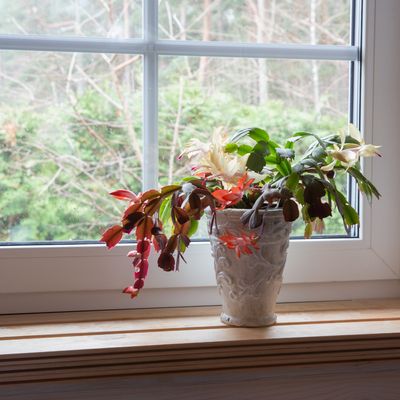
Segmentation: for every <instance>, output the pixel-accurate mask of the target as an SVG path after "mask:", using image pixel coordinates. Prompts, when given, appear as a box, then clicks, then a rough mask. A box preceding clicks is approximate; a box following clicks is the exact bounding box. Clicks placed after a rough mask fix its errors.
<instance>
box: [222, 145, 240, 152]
mask: <svg viewBox="0 0 400 400" xmlns="http://www.w3.org/2000/svg"><path fill="white" fill-rule="evenodd" d="M237 149H238V145H237V144H236V143H228V144H227V145H226V146H225V149H224V150H225V153H234V152H235V151H237Z"/></svg>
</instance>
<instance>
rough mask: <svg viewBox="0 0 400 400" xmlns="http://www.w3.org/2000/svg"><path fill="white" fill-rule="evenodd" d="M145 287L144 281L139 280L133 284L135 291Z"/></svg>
mask: <svg viewBox="0 0 400 400" xmlns="http://www.w3.org/2000/svg"><path fill="white" fill-rule="evenodd" d="M143 286H144V280H143V279H138V280H137V281H136V282H135V283H134V284H133V287H134V289H137V290H139V289H142V288H143Z"/></svg>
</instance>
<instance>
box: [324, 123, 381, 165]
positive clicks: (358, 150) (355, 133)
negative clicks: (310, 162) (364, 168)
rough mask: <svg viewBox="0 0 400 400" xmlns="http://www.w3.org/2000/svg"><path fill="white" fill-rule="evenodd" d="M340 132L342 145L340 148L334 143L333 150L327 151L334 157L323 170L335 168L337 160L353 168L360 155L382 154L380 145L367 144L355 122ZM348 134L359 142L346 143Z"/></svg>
mask: <svg viewBox="0 0 400 400" xmlns="http://www.w3.org/2000/svg"><path fill="white" fill-rule="evenodd" d="M338 133H339V137H340V142H341V146H340V148H339V147H338V146H337V145H336V144H334V145H333V150H328V151H327V153H328V154H329V155H330V156H331V157H332V158H333V161H332V162H331V163H330V164H328V165H324V166H323V167H321V170H322V171H325V172H328V171H331V170H332V169H333V168H335V165H336V162H337V161H340V163H341V164H342V166H343V167H346V168H351V167H353V166H354V165H355V164H356V163H357V162H358V160H359V159H360V157H373V156H376V155H377V156H380V154H379V153H378V149H379V148H380V146H375V145H373V144H365V141H364V139H363V138H362V136H361V133H360V131H359V130H358V129H357V128H356V127H355V126H354V125H353V124H349V126H348V128H347V130H346V129H345V128H343V129H341V130H340V131H339V132H338ZM346 136H350V137H352V138H353V139H355V140H356V141H357V142H358V144H357V143H346Z"/></svg>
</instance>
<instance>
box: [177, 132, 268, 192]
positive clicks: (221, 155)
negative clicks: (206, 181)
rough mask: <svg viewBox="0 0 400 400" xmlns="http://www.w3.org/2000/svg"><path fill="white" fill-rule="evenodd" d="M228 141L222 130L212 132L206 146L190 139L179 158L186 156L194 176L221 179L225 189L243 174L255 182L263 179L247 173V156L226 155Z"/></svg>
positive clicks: (250, 172) (263, 176) (262, 176)
mask: <svg viewBox="0 0 400 400" xmlns="http://www.w3.org/2000/svg"><path fill="white" fill-rule="evenodd" d="M228 141H229V138H228V135H227V133H226V132H225V131H224V130H223V129H222V128H218V129H216V130H215V131H214V133H213V135H212V137H211V142H210V143H207V144H206V143H203V142H201V141H200V140H199V139H191V140H190V141H189V142H188V144H187V145H186V146H185V148H184V150H183V152H182V154H181V155H180V157H182V156H186V157H187V158H188V159H189V163H190V166H191V169H192V171H193V172H194V174H195V175H204V174H210V175H211V177H214V178H218V179H221V180H222V182H223V183H224V186H225V187H226V188H230V187H231V186H234V185H236V184H237V182H238V180H239V179H240V178H241V177H242V176H243V175H244V174H245V173H247V174H248V177H249V178H254V179H255V180H256V181H260V180H262V179H263V178H265V175H260V174H256V173H253V172H252V171H247V168H246V163H247V158H248V155H246V156H240V155H238V154H236V153H226V152H225V146H226V144H227V143H228Z"/></svg>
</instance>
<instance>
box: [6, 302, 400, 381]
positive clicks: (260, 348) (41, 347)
mask: <svg viewBox="0 0 400 400" xmlns="http://www.w3.org/2000/svg"><path fill="white" fill-rule="evenodd" d="M277 313H278V323H277V325H275V326H272V327H269V328H234V327H228V326H225V325H223V324H221V322H220V321H219V317H218V314H219V307H188V308H175V309H151V310H122V311H121V310H118V311H117V310H116V311H100V312H70V313H49V314H26V315H4V316H0V383H11V382H29V381H36V380H41V381H42V380H54V379H71V378H87V377H100V376H121V375H135V374H154V373H165V372H180V371H200V370H217V369H218V370H223V369H232V368H247V367H272V366H280V365H305V364H319V363H332V362H346V361H374V360H395V359H397V360H400V299H388V300H365V301H342V302H323V303H322V302H321V303H301V304H299V303H297V304H280V305H278V307H277Z"/></svg>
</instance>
